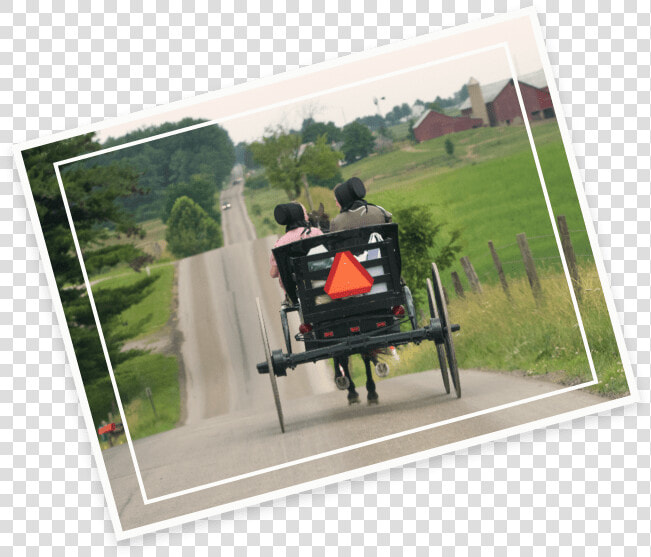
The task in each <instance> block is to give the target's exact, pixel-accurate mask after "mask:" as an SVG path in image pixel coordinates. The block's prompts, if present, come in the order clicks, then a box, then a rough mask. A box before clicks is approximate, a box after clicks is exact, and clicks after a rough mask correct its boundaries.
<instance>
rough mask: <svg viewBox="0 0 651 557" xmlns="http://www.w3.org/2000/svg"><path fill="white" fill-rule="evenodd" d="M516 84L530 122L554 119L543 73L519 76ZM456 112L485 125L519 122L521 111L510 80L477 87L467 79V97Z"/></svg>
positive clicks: (473, 81)
mask: <svg viewBox="0 0 651 557" xmlns="http://www.w3.org/2000/svg"><path fill="white" fill-rule="evenodd" d="M518 83H519V85H520V91H521V92H522V100H523V101H524V107H525V110H526V112H527V116H528V117H529V120H530V121H531V120H542V119H544V118H553V117H554V116H555V114H554V108H553V106H552V99H551V96H550V95H549V87H548V86H547V81H546V80H545V74H544V72H543V70H538V71H537V72H533V73H530V74H526V75H522V76H520V78H519V79H518ZM459 109H460V110H461V114H462V115H463V116H466V117H469V118H470V117H472V118H481V119H482V121H483V122H484V125H487V126H509V125H511V124H521V123H522V112H521V110H520V103H519V102H518V96H517V93H516V90H515V85H514V84H513V79H503V80H501V81H496V82H495V83H489V84H488V85H480V84H479V82H478V81H477V80H476V79H474V78H471V79H470V81H469V82H468V98H467V99H466V100H465V101H464V102H463V104H461V106H460V107H459Z"/></svg>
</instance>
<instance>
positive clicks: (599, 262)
mask: <svg viewBox="0 0 651 557" xmlns="http://www.w3.org/2000/svg"><path fill="white" fill-rule="evenodd" d="M526 16H528V17H529V19H530V21H531V24H532V29H533V32H534V34H535V38H536V42H537V43H538V49H539V55H540V58H541V61H542V64H543V70H544V72H545V77H546V80H547V84H548V86H549V91H550V95H551V97H552V102H553V104H554V108H555V111H556V116H557V121H558V125H559V128H560V132H561V137H562V139H563V144H564V147H565V151H566V156H567V160H568V162H569V165H570V169H571V172H572V177H573V181H574V186H575V189H576V192H577V198H578V201H579V204H580V207H581V211H582V216H583V219H584V222H585V224H586V230H587V233H588V238H589V241H590V247H591V249H592V251H593V254H594V259H595V263H596V266H597V270H598V273H599V278H600V281H601V282H602V284H603V285H604V288H603V293H604V297H605V299H606V303H607V307H608V311H609V316H610V319H611V324H612V326H613V331H614V334H615V337H616V340H617V344H618V348H619V351H620V357H621V359H622V363H623V365H624V371H625V375H626V379H627V384H628V388H629V393H630V394H629V395H628V396H625V397H621V398H619V399H616V400H612V401H607V402H604V403H603V404H597V405H593V406H590V407H588V408H583V409H580V410H577V411H573V412H568V413H564V414H559V415H556V416H554V417H550V418H545V419H542V420H538V421H535V422H529V423H527V424H522V425H518V426H515V427H513V428H509V429H504V430H500V431H498V432H494V433H490V434H487V435H483V436H480V437H475V438H471V439H466V440H462V441H459V442H457V443H453V444H448V445H445V446H443V447H438V448H434V449H429V450H426V451H423V452H420V453H413V454H411V455H407V456H406V457H401V458H398V459H394V460H388V461H384V462H382V463H379V464H374V465H370V466H367V467H363V468H357V469H354V470H350V471H347V472H343V473H341V474H337V475H335V476H329V477H325V478H320V479H318V480H314V481H311V482H307V483H303V484H300V485H296V486H291V487H289V488H285V489H282V490H278V491H273V492H268V493H266V494H263V495H259V496H255V497H252V498H248V499H244V500H240V501H235V502H232V503H228V504H225V505H220V506H217V507H213V508H211V509H208V510H204V511H200V512H197V513H191V514H186V515H181V516H179V517H175V518H173V519H169V520H166V521H162V522H157V523H151V524H148V525H146V526H143V527H140V528H135V529H130V530H123V529H122V527H121V522H120V519H119V515H118V513H117V508H116V504H115V500H114V497H113V493H112V490H111V489H110V481H109V479H108V474H107V471H106V466H105V463H104V459H103V458H102V451H101V448H100V446H99V440H98V439H97V436H96V435H94V424H93V420H92V417H91V413H90V407H89V404H88V399H87V397H86V393H85V389H84V385H83V381H82V379H81V373H80V370H79V366H78V363H77V361H76V358H75V353H74V349H73V345H72V340H71V338H70V333H69V330H68V327H67V322H66V319H65V314H64V312H63V306H62V303H61V299H60V297H59V294H58V290H57V286H56V280H55V277H54V272H53V269H52V265H51V262H50V260H49V256H48V252H47V246H46V244H45V239H44V236H43V232H42V229H41V226H40V222H39V220H38V214H37V211H36V205H35V202H34V199H33V196H32V194H31V190H30V189H29V180H28V177H27V171H26V169H25V165H24V161H23V158H22V151H24V150H27V149H30V148H33V147H36V146H40V145H45V144H49V143H53V142H55V141H60V140H63V139H67V138H70V137H74V136H77V135H80V134H83V133H89V132H96V131H98V130H99V129H103V128H108V127H112V126H115V125H117V124H119V123H124V122H130V121H134V120H139V119H142V118H143V117H145V116H153V115H157V114H161V113H165V112H168V111H170V110H171V109H179V108H182V107H185V106H191V105H195V104H199V103H203V102H206V101H209V100H213V99H216V98H219V97H221V96H226V95H232V94H236V93H238V92H240V91H243V90H248V89H252V88H258V87H262V86H265V85H268V84H271V83H276V82H280V81H283V80H286V79H291V78H294V77H297V76H299V75H307V74H310V73H314V72H317V71H321V70H324V69H327V68H331V67H335V66H339V65H344V64H348V63H352V62H356V61H359V60H361V59H364V58H368V57H374V56H379V55H382V54H384V53H388V52H393V51H398V50H401V49H404V48H408V47H412V46H416V45H419V44H423V43H429V42H435V41H436V40H438V39H441V38H444V37H447V36H450V35H456V34H460V33H466V32H468V31H472V30H474V29H477V28H483V27H487V26H490V25H492V24H496V23H499V22H503V21H506V20H510V19H515V18H520V17H526ZM543 45H544V42H543V39H542V32H541V29H540V26H539V23H538V20H537V14H536V12H535V10H534V9H533V8H527V9H524V10H520V11H517V12H512V13H509V14H504V15H502V16H497V17H493V18H490V19H485V20H482V21H479V22H477V23H470V24H466V25H463V26H459V27H455V28H452V29H447V30H444V31H441V32H438V33H435V34H431V35H426V36H422V37H418V38H416V39H411V40H406V41H401V42H399V43H397V44H392V45H387V46H383V47H379V48H377V49H374V50H371V51H369V52H363V53H359V54H354V55H350V56H347V57H346V58H345V59H343V60H342V59H336V60H333V61H330V62H325V63H321V64H315V65H313V66H310V67H307V68H301V69H300V70H297V71H294V72H288V73H285V74H282V75H279V76H273V77H269V78H266V79H263V80H257V81H255V82H253V83H252V82H249V83H245V84H242V85H238V86H236V87H233V88H230V89H226V90H222V91H219V92H217V93H212V94H206V95H200V96H197V97H195V98H193V99H188V100H184V101H179V102H177V103H172V104H169V105H166V106H162V107H156V108H154V109H150V110H145V111H141V112H138V113H136V114H132V115H129V116H126V117H122V118H117V119H113V120H108V121H105V122H104V123H103V124H100V125H92V126H85V127H81V128H77V129H75V130H71V131H66V132H62V133H59V134H55V135H53V136H50V137H47V138H42V139H36V140H32V141H29V142H26V143H24V144H20V145H16V146H15V148H14V153H15V158H16V163H17V167H18V172H19V175H20V178H21V183H22V184H23V190H24V193H25V198H26V203H27V206H28V210H29V213H30V217H31V221H32V224H33V226H34V232H35V235H36V238H37V243H38V247H39V250H40V252H41V255H42V258H43V262H44V267H45V273H46V276H47V279H48V283H49V285H50V289H51V291H52V299H53V302H54V307H55V311H56V314H57V319H58V322H59V325H60V327H61V331H62V334H63V340H64V344H65V346H66V352H67V354H68V359H69V363H70V365H71V368H72V371H73V374H72V375H73V378H74V381H75V385H76V387H77V391H78V393H83V394H80V395H79V400H80V404H81V407H82V411H83V413H84V418H85V420H86V424H87V427H89V426H90V427H89V431H91V430H92V431H93V434H91V435H90V441H91V445H92V446H93V451H94V455H95V457H96V458H95V460H96V462H97V465H98V468H99V473H100V477H101V480H102V484H103V485H104V488H105V494H106V496H107V503H108V507H109V513H110V515H111V518H112V521H113V524H114V526H115V527H116V536H117V537H118V539H125V538H128V537H131V536H135V535H139V534H143V533H146V532H151V531H153V530H156V529H159V528H161V527H170V526H173V525H177V524H180V523H182V522H186V521H188V520H194V519H197V518H202V517H206V516H212V515H214V514H215V513H216V512H224V511H227V510H233V509H236V508H240V507H243V506H247V505H251V504H256V503H260V502H263V501H267V500H269V499H271V498H275V497H279V496H285V495H289V494H291V493H296V492H298V491H301V490H304V489H311V488H314V487H319V486H323V485H326V484H329V483H332V482H335V481H340V480H342V479H346V478H352V477H355V476H358V475H359V474H361V473H368V472H373V471H377V470H381V469H386V467H387V466H395V465H402V464H405V463H407V462H413V461H415V460H418V459H419V458H424V457H429V456H435V455H438V454H442V453H446V452H451V451H454V450H457V449H460V448H465V447H469V446H471V445H476V444H477V443H482V442H485V441H488V440H492V439H498V438H503V437H504V436H505V434H507V432H508V434H509V435H510V434H514V433H522V432H525V431H530V430H531V429H534V428H536V427H544V426H547V425H552V424H556V423H559V422H561V421H564V420H566V419H574V418H576V417H581V416H585V415H588V414H594V413H595V412H597V411H601V410H607V409H611V408H616V407H619V406H623V405H625V404H629V403H632V402H637V401H639V393H638V390H637V385H636V382H635V380H634V377H633V373H632V368H631V364H630V361H629V359H628V354H627V351H626V346H625V342H624V338H623V335H622V331H621V327H620V325H619V323H618V322H617V317H616V315H617V312H616V308H615V304H614V300H613V297H612V292H611V290H610V288H606V287H605V286H608V287H610V284H609V281H608V279H607V274H606V269H605V266H604V263H603V259H602V256H601V252H600V250H599V246H598V242H597V238H596V233H595V231H594V228H593V227H592V226H590V224H591V223H592V219H591V217H590V213H589V207H588V204H587V199H586V198H585V194H584V192H583V190H582V189H581V188H580V184H581V183H582V180H581V177H580V173H579V169H578V165H577V163H576V159H575V157H574V154H573V152H572V150H571V147H570V146H571V143H570V136H569V131H568V129H567V126H566V123H565V119H564V117H563V114H562V105H561V104H560V97H559V94H558V91H557V89H556V86H555V81H554V79H553V75H552V72H551V65H550V62H549V59H548V56H547V53H546V51H545V49H544V46H543ZM501 46H503V47H504V48H505V49H506V53H507V57H508V61H509V66H510V68H511V74H512V76H514V84H515V87H516V93H517V96H518V101H519V103H520V107H521V110H522V112H523V114H526V110H524V104H523V100H522V95H521V92H520V88H519V83H518V80H517V75H516V74H515V71H514V66H513V60H512V57H511V55H510V51H509V49H508V44H507V43H499V44H498V45H496V46H494V47H491V48H497V47H501ZM479 50H486V48H484V49H479ZM472 52H474V53H476V52H477V51H472ZM470 54H471V53H464V54H463V55H459V56H467V55H470ZM445 60H446V59H443V60H439V61H436V62H433V63H432V64H431V65H435V64H437V63H442V62H443V61H445ZM447 60H449V58H448V59H447ZM416 69H418V67H412V68H409V69H406V70H404V71H414V70H416ZM393 73H394V74H395V73H400V72H393ZM390 75H391V74H385V75H383V76H379V77H377V78H374V79H381V78H386V77H389V76H390ZM361 83H363V82H356V83H354V84H348V85H346V86H344V87H343V88H347V87H352V86H355V85H360V84H361ZM322 94H324V92H320V93H318V94H314V95H310V96H319V95H322ZM298 100H300V98H298V99H292V100H291V101H287V102H285V103H282V104H290V103H294V102H297V101H298ZM269 108H271V106H266V107H264V108H262V109H256V111H257V110H266V109H269ZM248 112H252V111H248ZM245 114H246V113H241V114H238V115H235V116H232V117H228V118H221V119H218V120H213V121H210V122H206V123H203V124H199V125H197V126H190V127H187V128H183V129H182V130H175V131H174V132H169V133H168V134H161V135H159V136H155V137H153V138H146V139H144V140H139V141H136V142H132V143H130V144H125V145H122V146H119V147H118V148H125V147H128V146H134V145H136V144H138V143H144V142H147V141H151V140H155V139H160V138H162V137H165V136H168V135H173V134H174V133H182V132H184V131H190V130H191V129H196V128H198V127H202V126H207V125H213V124H215V123H220V122H223V121H226V120H228V119H231V118H235V117H241V116H243V115H245ZM523 120H524V124H525V127H526V130H527V135H528V138H529V141H530V143H531V145H532V151H533V154H534V159H535V163H536V168H537V171H538V173H539V177H540V180H541V186H542V187H543V192H544V195H545V201H546V204H547V208H548V212H549V214H550V219H551V222H552V227H553V230H554V235H555V238H556V241H557V245H558V247H559V253H560V255H561V261H562V264H563V269H564V272H565V274H566V278H567V280H568V286H569V291H570V295H571V298H572V301H573V304H574V307H575V311H576V310H577V309H578V308H577V305H576V297H575V295H574V291H573V288H572V286H571V279H570V278H569V274H568V269H567V262H566V261H565V257H564V253H563V250H562V248H561V246H560V237H559V234H558V230H557V227H556V223H555V221H554V219H553V211H552V209H551V204H550V201H549V197H548V195H547V191H546V186H545V184H544V177H543V175H542V170H541V168H540V163H539V160H538V157H537V152H536V150H535V143H534V142H533V136H532V134H531V129H530V126H529V123H528V119H527V118H523ZM111 150H116V148H110V149H105V150H102V151H99V152H95V153H92V154H89V155H82V156H80V157H75V158H74V159H67V160H65V161H59V162H58V163H56V164H55V165H54V166H55V172H56V174H57V179H58V181H59V185H60V187H61V189H62V195H63V199H64V204H65V207H66V213H67V215H68V219H69V221H70V223H71V229H72V231H73V237H74V241H75V247H76V249H77V251H78V254H80V250H79V245H78V240H77V237H76V234H75V232H74V224H73V223H72V221H71V218H70V212H69V207H68V204H67V200H66V198H65V192H64V190H63V187H62V183H61V176H60V172H59V167H60V166H61V165H63V164H66V163H69V162H73V160H81V159H83V158H88V157H89V156H95V155H98V154H104V153H107V152H109V151H111ZM80 264H81V267H82V273H83V275H84V280H85V282H86V286H87V288H88V290H89V297H91V300H92V292H91V291H90V288H89V285H88V276H87V274H86V271H85V267H84V265H83V260H82V259H81V257H80ZM91 305H92V309H93V314H94V317H95V319H96V321H97V324H98V330H99V332H100V339H101V342H102V347H103V350H104V352H105V357H107V363H108V364H109V371H110V374H111V379H112V383H113V388H114V390H115V392H116V396H117V399H118V404H119V405H120V411H121V413H122V414H124V413H123V409H122V407H121V402H120V400H119V393H118V392H117V388H116V384H115V379H114V376H113V373H112V368H111V366H110V362H109V360H108V354H107V352H106V346H105V342H104V338H103V335H102V334H101V325H100V324H99V319H98V316H97V312H96V308H95V306H94V302H92V301H91ZM577 318H578V320H579V324H580V328H581V334H582V339H583V341H584V345H585V347H586V353H587V355H588V359H589V363H590V368H591V372H592V375H593V381H591V382H588V383H584V384H580V385H576V386H573V387H569V388H565V389H559V390H557V391H553V392H551V393H548V394H547V395H541V396H537V397H531V398H529V399H524V400H523V401H518V402H516V403H509V404H507V405H503V406H501V407H496V408H494V409H487V410H485V411H480V412H478V413H474V414H470V415H466V416H460V417H458V418H455V419H452V420H448V421H445V422H439V423H437V424H430V425H428V426H422V428H416V429H414V430H409V431H407V432H400V433H399V434H394V435H393V436H388V437H387V438H381V439H380V440H373V441H371V442H365V443H364V444H359V445H356V446H363V445H365V444H372V443H375V442H381V441H383V440H387V439H388V438H392V437H398V436H402V435H408V434H410V433H415V432H417V431H421V430H423V429H431V428H433V427H439V426H441V425H445V424H446V423H450V422H452V421H460V420H462V419H468V418H469V417H475V416H476V415H481V414H483V413H488V412H494V411H497V410H500V409H503V408H506V407H510V406H517V405H520V404H524V403H527V402H532V401H534V400H537V399H540V398H544V397H546V396H553V395H555V394H561V393H563V392H567V391H571V390H575V389H580V388H584V387H587V386H589V385H593V384H596V383H598V378H597V377H596V371H595V369H594V364H593V362H592V357H591V353H590V350H589V346H588V344H587V338H586V336H585V331H584V329H583V323H582V320H581V316H580V313H579V312H578V311H577ZM127 429H128V426H127V425H126V424H125V430H127ZM128 442H129V446H130V450H131V454H132V458H133V459H134V466H135V468H136V473H137V476H138V482H139V485H140V487H141V494H142V496H143V502H144V503H145V504H151V503H154V502H158V501H160V500H163V499H165V498H170V497H171V496H180V495H184V494H186V492H191V491H196V490H200V489H208V488H209V487H213V485H212V484H206V486H205V487H204V486H199V487H198V488H192V489H191V490H185V491H183V492H178V495H175V494H170V495H165V496H161V497H157V498H152V499H146V494H145V492H144V486H143V485H142V480H141V477H140V474H139V469H138V467H137V464H136V462H137V461H136V460H135V454H134V452H133V447H132V444H131V439H130V436H129V435H128ZM356 446H352V448H354V447H356ZM345 450H350V448H342V449H337V450H336V451H331V452H330V453H323V454H322V455H314V456H313V457H308V458H309V459H315V458H323V457H325V456H328V455H329V454H331V453H333V452H343V451H345ZM298 462H303V460H301V461H295V462H294V463H286V464H285V465H280V466H279V467H286V466H289V465H291V464H296V463H298ZM277 468H278V467H272V468H271V469H268V470H265V471H271V470H273V469H277ZM257 473H262V472H257ZM251 474H256V473H255V472H254V473H251ZM245 476H246V475H245ZM236 479H242V478H240V477H237V478H236ZM231 481H234V480H231ZM107 488H108V489H107Z"/></svg>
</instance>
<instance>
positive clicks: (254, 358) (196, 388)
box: [178, 185, 334, 424]
mask: <svg viewBox="0 0 651 557" xmlns="http://www.w3.org/2000/svg"><path fill="white" fill-rule="evenodd" d="M221 202H222V204H224V203H230V204H231V208H230V209H228V210H226V211H223V212H222V226H223V230H224V240H225V244H226V245H225V247H223V248H220V249H216V250H212V251H209V252H206V253H202V254H200V255H196V256H194V257H189V258H186V259H183V260H182V261H180V262H179V267H178V272H179V310H178V316H179V329H180V331H181V333H182V334H183V339H184V340H183V345H182V353H183V362H184V368H185V375H186V390H187V405H186V409H187V412H186V416H187V417H186V424H195V423H197V422H199V421H200V420H203V419H206V418H210V417H212V416H218V415H220V414H229V413H233V412H239V411H245V410H248V411H256V409H258V408H260V407H266V406H267V405H272V404H273V398H272V394H271V387H270V385H269V380H268V378H267V377H263V376H260V375H259V374H258V373H257V371H256V367H255V366H256V363H258V362H262V361H263V360H264V352H263V347H262V343H261V340H260V332H259V324H258V316H257V310H256V305H255V298H256V297H260V300H261V301H262V303H263V311H264V313H265V319H266V321H267V325H268V330H269V336H270V339H269V341H270V343H271V344H272V346H274V347H276V348H280V347H281V346H282V328H281V326H280V318H279V316H278V309H279V307H280V302H281V301H282V299H283V298H284V294H283V292H282V290H281V288H280V286H279V285H278V280H277V279H272V278H271V277H270V276H269V254H270V253H271V251H270V250H271V247H272V246H273V243H274V241H275V237H268V238H262V239H259V240H256V238H255V230H254V228H253V225H252V224H251V221H250V220H249V218H248V215H247V213H246V207H245V205H244V200H243V197H242V186H241V185H238V186H234V187H231V188H228V189H226V190H224V191H223V192H222V196H221ZM291 317H293V318H296V319H297V316H296V314H292V315H291ZM294 321H295V322H294V323H293V324H294V327H295V328H296V329H298V322H297V321H296V320H294ZM296 348H298V346H297V347H296ZM303 367H306V366H303ZM330 375H331V374H330V372H329V371H328V367H327V365H326V363H325V362H323V363H321V364H320V365H319V366H313V365H310V366H309V373H299V374H298V377H297V379H296V381H293V382H292V383H287V384H285V385H283V391H282V395H283V397H284V398H289V399H291V398H296V397H302V396H307V395H311V394H316V393H321V392H330V391H332V390H334V384H333V382H332V380H331V378H330Z"/></svg>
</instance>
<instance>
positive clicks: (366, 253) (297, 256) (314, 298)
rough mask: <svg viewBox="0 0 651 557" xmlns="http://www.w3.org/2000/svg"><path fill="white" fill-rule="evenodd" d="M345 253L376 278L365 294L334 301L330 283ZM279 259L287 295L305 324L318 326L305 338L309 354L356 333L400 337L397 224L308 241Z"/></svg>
mask: <svg viewBox="0 0 651 557" xmlns="http://www.w3.org/2000/svg"><path fill="white" fill-rule="evenodd" d="M345 252H348V254H347V255H346V257H348V259H349V261H352V258H351V257H350V256H351V255H352V256H354V258H355V260H356V261H354V262H353V265H354V266H356V267H357V265H361V267H363V268H364V270H365V271H366V272H367V273H368V274H369V275H370V276H371V277H372V278H371V279H370V281H372V287H371V288H370V291H366V292H364V293H361V294H350V295H344V296H341V297H336V296H334V295H333V296H332V297H331V296H330V295H329V294H328V292H327V290H328V286H327V281H328V279H329V278H332V274H333V273H334V271H333V263H334V261H335V259H336V257H337V254H342V256H343V254H344V253H345ZM273 254H274V257H275V259H276V263H277V264H278V270H279V272H280V277H281V279H282V282H283V285H284V286H285V289H286V292H287V296H288V297H289V299H290V300H291V301H292V303H293V304H294V305H295V306H298V307H297V309H298V311H299V312H300V314H301V321H302V322H303V323H308V324H310V325H311V326H312V331H311V332H310V333H309V334H306V335H304V338H303V340H304V341H305V343H306V349H310V348H311V347H314V346H315V345H317V344H318V345H323V343H324V342H327V341H333V342H336V341H337V340H338V339H341V338H342V337H344V336H350V335H351V334H355V333H359V334H362V333H369V332H371V331H377V333H380V334H381V333H382V332H383V331H386V332H395V330H396V320H395V317H394V314H393V313H392V308H394V307H396V306H400V305H403V304H404V303H405V294H404V291H403V285H402V283H401V279H400V272H401V261H400V249H399V245H398V225H397V224H395V223H389V224H378V225H372V226H366V227H362V228H356V229H352V230H342V231H339V232H332V233H329V234H324V235H322V236H315V237H312V238H311V237H309V236H308V237H306V238H303V239H301V240H299V241H297V242H292V243H291V244H286V245H284V246H279V247H277V248H274V249H273ZM342 256H340V257H342ZM330 293H331V294H332V290H330ZM379 329H382V330H379Z"/></svg>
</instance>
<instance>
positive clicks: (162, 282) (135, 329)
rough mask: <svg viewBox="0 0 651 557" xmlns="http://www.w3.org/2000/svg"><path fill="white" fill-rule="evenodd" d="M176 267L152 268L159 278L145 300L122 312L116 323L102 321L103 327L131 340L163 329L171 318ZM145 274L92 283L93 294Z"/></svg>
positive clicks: (149, 288) (144, 295)
mask: <svg viewBox="0 0 651 557" xmlns="http://www.w3.org/2000/svg"><path fill="white" fill-rule="evenodd" d="M174 270H175V269H174V266H173V265H166V266H161V267H157V268H155V269H152V271H151V275H152V276H153V277H157V279H156V281H155V282H154V283H153V284H152V285H151V286H149V287H148V288H147V289H146V290H145V291H144V292H143V293H142V294H143V295H142V299H141V300H140V301H139V302H138V303H136V304H134V305H132V306H131V307H129V308H127V309H126V310H125V311H123V312H122V313H121V314H120V315H119V316H118V318H116V319H115V320H114V321H113V322H111V323H108V324H104V323H103V324H102V326H103V327H108V328H110V330H111V332H112V333H117V334H119V335H120V336H121V337H122V336H124V337H125V338H129V339H139V338H142V337H145V336H147V335H150V334H152V333H155V332H156V331H158V330H159V329H161V328H162V327H163V326H164V325H165V324H166V323H167V321H168V320H169V318H170V311H171V307H172V286H173V283H174ZM143 276H144V273H142V272H141V273H136V272H135V271H131V273H130V274H128V275H126V276H120V277H116V278H113V279H111V280H105V281H102V282H100V283H98V284H95V285H93V287H92V289H93V293H95V292H99V291H102V290H107V289H108V290H112V289H115V288H119V287H122V286H128V285H130V284H133V283H134V282H137V281H138V280H140V279H142V278H143Z"/></svg>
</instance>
